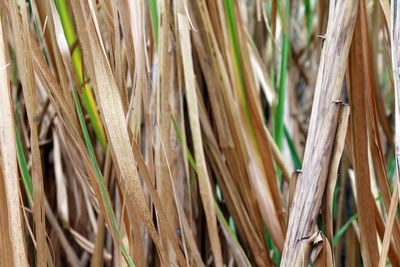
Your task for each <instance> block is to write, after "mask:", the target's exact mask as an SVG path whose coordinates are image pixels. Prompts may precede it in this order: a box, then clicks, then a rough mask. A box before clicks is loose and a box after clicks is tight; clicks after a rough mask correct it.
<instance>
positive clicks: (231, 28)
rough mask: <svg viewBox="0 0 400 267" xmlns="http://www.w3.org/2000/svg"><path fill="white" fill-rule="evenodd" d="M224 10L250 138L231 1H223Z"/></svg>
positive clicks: (251, 129)
mask: <svg viewBox="0 0 400 267" xmlns="http://www.w3.org/2000/svg"><path fill="white" fill-rule="evenodd" d="M225 8H226V14H227V19H228V28H229V40H230V42H231V46H232V49H233V54H234V61H233V62H234V67H235V69H236V73H237V74H238V75H239V83H240V89H241V98H240V100H241V104H242V105H243V108H244V113H245V118H246V122H247V126H248V127H249V129H250V131H251V133H252V136H253V137H254V129H253V125H252V123H251V116H250V111H249V107H248V103H247V95H246V85H245V80H244V76H243V69H242V64H241V56H240V48H239V40H238V34H237V29H236V19H235V7H234V6H233V1H232V0H225ZM253 139H254V138H253Z"/></svg>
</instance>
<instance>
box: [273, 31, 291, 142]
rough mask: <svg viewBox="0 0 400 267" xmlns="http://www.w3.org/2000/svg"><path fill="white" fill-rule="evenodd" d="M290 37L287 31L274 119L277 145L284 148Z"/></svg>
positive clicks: (284, 37) (284, 35)
mask: <svg viewBox="0 0 400 267" xmlns="http://www.w3.org/2000/svg"><path fill="white" fill-rule="evenodd" d="M288 46H289V38H288V35H287V33H284V34H283V47H282V64H281V75H280V80H279V90H278V105H277V108H276V114H275V120H274V123H275V124H274V138H275V142H276V145H277V146H278V147H279V149H282V136H283V119H284V118H283V116H284V111H285V92H286V73H287V58H288Z"/></svg>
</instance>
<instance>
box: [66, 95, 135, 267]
mask: <svg viewBox="0 0 400 267" xmlns="http://www.w3.org/2000/svg"><path fill="white" fill-rule="evenodd" d="M74 101H75V107H76V111H77V113H78V118H79V123H80V125H81V128H82V132H83V137H84V139H85V143H86V147H87V149H88V152H89V157H90V160H91V162H92V164H93V167H94V169H95V173H96V178H97V182H98V184H99V188H100V192H101V197H102V199H103V201H104V205H105V209H106V212H107V216H108V218H109V219H110V221H111V227H112V228H113V230H114V233H115V235H116V238H117V239H118V242H119V244H120V246H121V249H122V253H123V255H124V257H125V259H126V261H127V262H128V265H129V266H131V267H133V266H135V264H134V263H133V261H132V259H131V258H130V256H129V254H128V252H127V250H126V248H125V246H124V244H123V243H122V240H121V235H120V232H119V229H118V227H117V223H116V219H115V216H114V211H113V209H112V206H111V201H110V197H109V195H108V193H107V187H106V185H105V182H104V180H103V177H102V175H101V172H100V168H99V165H98V164H97V160H96V155H95V153H94V150H93V146H92V143H91V142H90V137H89V133H88V130H87V128H86V124H85V119H84V117H83V112H82V107H81V104H80V102H79V97H78V93H77V91H76V88H74Z"/></svg>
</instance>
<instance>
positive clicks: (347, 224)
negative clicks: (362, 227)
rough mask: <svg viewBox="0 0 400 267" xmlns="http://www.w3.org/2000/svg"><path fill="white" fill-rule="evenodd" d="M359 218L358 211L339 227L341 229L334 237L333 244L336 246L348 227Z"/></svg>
mask: <svg viewBox="0 0 400 267" xmlns="http://www.w3.org/2000/svg"><path fill="white" fill-rule="evenodd" d="M357 218H358V213H356V214H354V215H353V216H351V217H350V219H349V220H348V221H347V222H346V223H345V224H344V225H343V226H342V228H340V229H339V231H338V232H337V233H336V234H335V236H334V237H333V246H334V247H336V245H337V243H338V241H339V239H340V237H341V236H342V235H343V234H344V233H345V232H346V230H347V228H349V226H350V225H351V223H352V222H353V221H354V220H355V219H357Z"/></svg>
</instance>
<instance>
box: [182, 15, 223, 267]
mask: <svg viewBox="0 0 400 267" xmlns="http://www.w3.org/2000/svg"><path fill="white" fill-rule="evenodd" d="M178 22H179V33H180V40H181V48H182V61H183V67H184V72H185V88H186V99H187V102H188V107H189V119H190V128H191V131H192V134H193V143H194V152H195V157H196V165H197V168H198V174H199V180H198V181H199V187H200V195H201V198H202V201H203V205H204V210H205V213H206V217H207V225H208V234H209V236H210V240H211V246H212V251H213V255H214V257H215V265H216V266H222V256H221V244H220V241H219V237H218V228H217V218H216V214H215V211H214V208H213V206H214V205H213V203H214V196H213V194H212V190H211V185H210V182H209V177H208V173H207V167H206V160H205V157H204V150H203V142H202V137H201V131H200V119H199V109H198V106H197V102H198V101H197V98H196V83H195V77H194V72H193V61H192V57H191V55H190V52H191V42H190V35H189V22H188V19H187V17H186V15H185V14H179V13H178Z"/></svg>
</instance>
